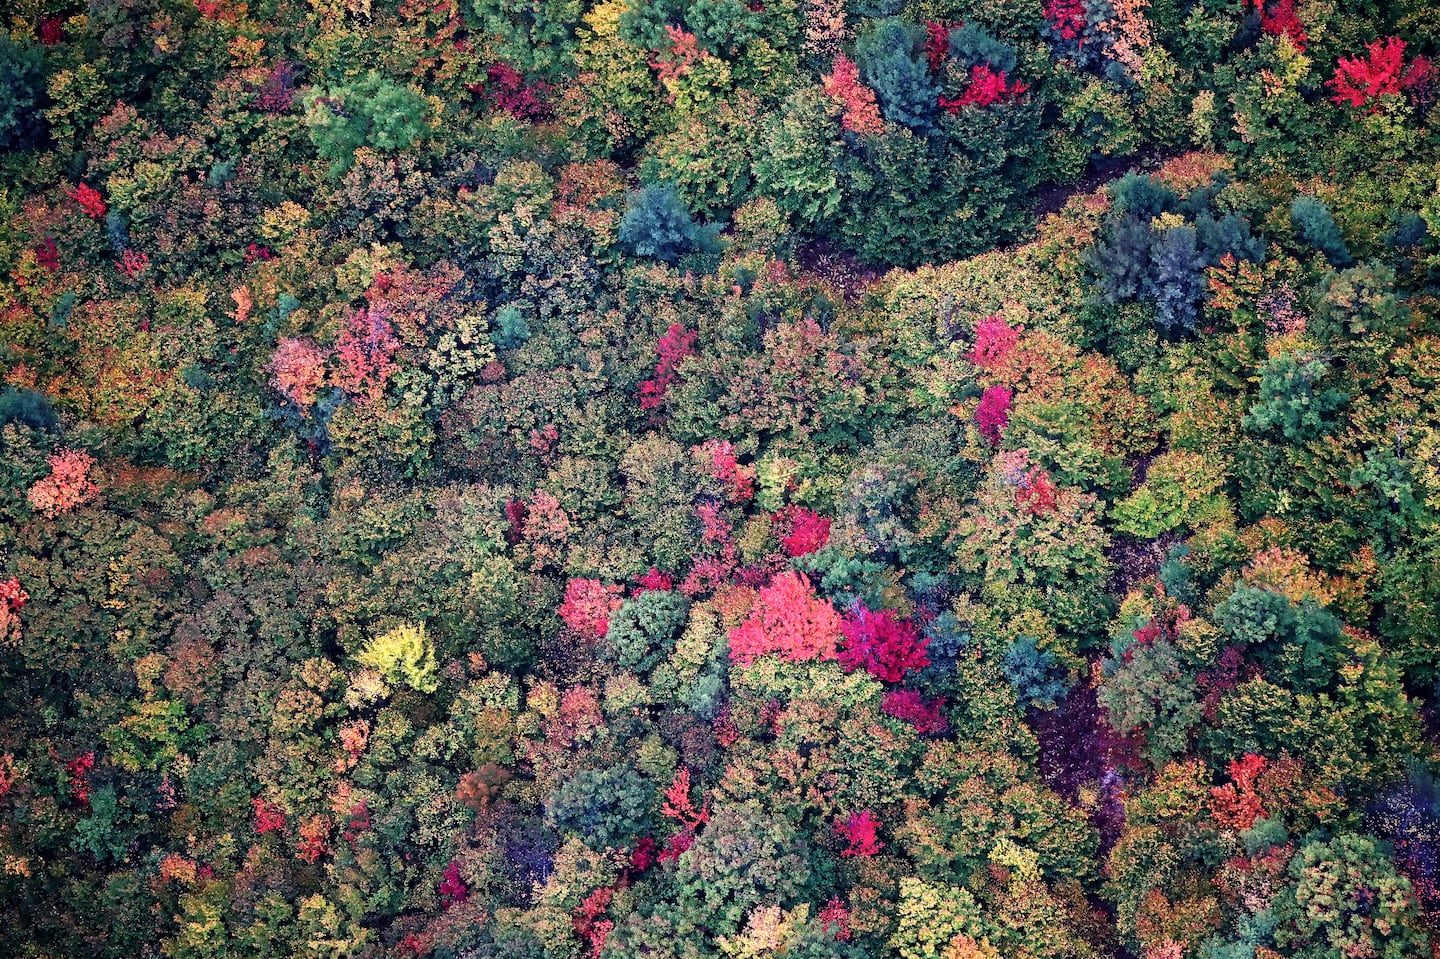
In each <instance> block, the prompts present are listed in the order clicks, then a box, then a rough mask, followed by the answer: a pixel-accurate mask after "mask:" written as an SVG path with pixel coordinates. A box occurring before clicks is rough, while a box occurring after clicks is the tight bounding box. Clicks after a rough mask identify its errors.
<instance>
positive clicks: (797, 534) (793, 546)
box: [772, 506, 830, 557]
mask: <svg viewBox="0 0 1440 959" xmlns="http://www.w3.org/2000/svg"><path fill="white" fill-rule="evenodd" d="M772 521H773V522H776V523H779V524H781V528H782V529H785V528H786V527H787V526H788V531H787V532H786V533H785V535H784V536H782V537H781V539H780V545H781V546H783V547H784V548H785V554H786V555H787V556H791V557H795V556H808V555H809V554H811V553H813V552H815V551H816V550H818V549H823V548H824V546H825V544H826V543H828V542H829V541H830V520H828V519H826V518H825V517H824V516H821V515H820V514H819V513H817V512H815V511H814V510H810V509H806V508H805V507H803V506H787V507H785V508H784V509H783V510H781V511H780V512H778V513H776V514H775V515H774V516H773V517H772Z"/></svg>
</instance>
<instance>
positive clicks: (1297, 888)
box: [1275, 833, 1426, 959]
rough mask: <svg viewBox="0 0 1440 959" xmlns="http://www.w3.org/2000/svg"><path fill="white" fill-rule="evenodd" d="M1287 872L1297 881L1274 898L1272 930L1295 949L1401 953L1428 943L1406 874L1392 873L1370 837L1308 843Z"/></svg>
mask: <svg viewBox="0 0 1440 959" xmlns="http://www.w3.org/2000/svg"><path fill="white" fill-rule="evenodd" d="M1290 875H1291V876H1292V877H1293V879H1294V885H1293V886H1289V887H1287V888H1286V889H1285V891H1284V892H1283V893H1282V894H1281V896H1280V899H1279V902H1278V903H1277V904H1276V910H1277V912H1278V913H1279V914H1280V916H1281V917H1282V921H1281V923H1280V924H1279V926H1278V927H1277V929H1276V933H1275V937H1276V941H1277V943H1278V944H1279V945H1280V946H1282V947H1286V948H1289V949H1291V950H1293V954H1294V955H1296V956H1302V957H1306V959H1309V957H1311V956H1314V957H1317V959H1318V957H1320V956H1329V955H1336V954H1343V955H1355V954H1363V953H1368V954H1369V955H1372V956H1379V957H1382V959H1400V957H1402V956H1410V955H1414V954H1415V953H1416V951H1418V950H1422V949H1424V948H1425V947H1426V946H1425V943H1426V936H1425V934H1424V932H1422V931H1421V928H1420V923H1419V915H1418V911H1417V909H1416V908H1415V900H1414V898H1413V896H1412V894H1411V887H1410V881H1409V880H1408V879H1406V878H1405V877H1403V876H1401V875H1399V874H1398V873H1396V871H1395V866H1394V864H1393V863H1391V862H1390V860H1389V858H1387V857H1386V856H1385V855H1384V854H1383V853H1382V852H1381V851H1380V849H1379V848H1378V847H1377V846H1376V844H1375V842H1374V840H1372V839H1369V838H1367V837H1365V836H1358V835H1355V834H1354V833H1342V834H1341V835H1338V836H1336V837H1335V838H1334V839H1332V840H1330V841H1329V842H1311V843H1307V844H1306V845H1304V846H1302V847H1301V848H1300V852H1299V853H1298V854H1297V855H1296V856H1295V859H1294V860H1293V861H1292V862H1291V864H1290ZM1352 904H1356V905H1360V904H1363V905H1360V908H1357V907H1356V905H1352ZM1286 920H1288V922H1287V921H1286ZM1290 923H1293V926H1292V925H1290Z"/></svg>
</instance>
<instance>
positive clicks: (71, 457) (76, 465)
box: [27, 450, 100, 519]
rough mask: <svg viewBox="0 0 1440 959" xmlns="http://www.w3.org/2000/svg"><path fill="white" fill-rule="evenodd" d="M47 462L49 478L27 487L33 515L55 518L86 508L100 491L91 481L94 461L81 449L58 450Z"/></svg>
mask: <svg viewBox="0 0 1440 959" xmlns="http://www.w3.org/2000/svg"><path fill="white" fill-rule="evenodd" d="M48 462H49V465H50V475H49V476H46V477H45V478H44V479H42V480H40V481H39V482H38V483H36V484H35V485H34V486H32V487H30V491H29V493H28V494H27V496H28V497H29V500H30V508H31V509H33V510H34V511H35V512H37V513H39V514H41V515H42V516H46V517H49V518H50V519H54V518H55V517H57V516H59V515H61V514H62V513H69V512H73V511H74V510H76V509H78V508H79V507H81V506H83V505H85V504H86V503H88V502H90V501H91V500H92V499H94V498H95V496H96V495H97V494H98V493H99V492H100V487H98V486H96V485H95V483H94V481H93V480H91V479H90V474H91V471H92V470H93V469H94V468H95V458H94V457H93V456H91V455H90V454H89V453H86V452H85V451H84V450H60V451H59V452H57V453H52V454H51V455H50V458H49V460H48Z"/></svg>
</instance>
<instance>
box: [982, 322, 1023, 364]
mask: <svg viewBox="0 0 1440 959" xmlns="http://www.w3.org/2000/svg"><path fill="white" fill-rule="evenodd" d="M1019 342H1020V329H1019V328H1018V327H1014V326H1011V325H1010V324H1009V323H1006V322H1005V320H1004V318H1003V317H999V316H987V317H985V319H983V320H981V321H980V322H979V323H976V324H975V345H974V346H972V347H971V348H970V362H971V363H974V364H975V365H976V366H978V367H980V369H982V370H993V369H994V368H995V367H997V366H999V365H1000V364H1001V363H1003V362H1005V360H1006V359H1008V358H1009V356H1010V354H1011V353H1013V352H1015V347H1016V346H1017V345H1018V344H1019Z"/></svg>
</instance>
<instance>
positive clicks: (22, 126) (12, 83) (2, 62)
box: [0, 32, 45, 152]
mask: <svg viewBox="0 0 1440 959" xmlns="http://www.w3.org/2000/svg"><path fill="white" fill-rule="evenodd" d="M44 63H45V58H44V56H43V55H42V54H41V52H40V50H39V48H38V47H31V46H25V45H22V44H20V43H18V42H16V41H15V40H13V39H11V37H10V34H9V33H8V32H5V33H0V152H4V151H6V150H19V149H24V148H25V147H27V146H29V145H30V144H31V143H33V142H34V141H35V139H36V138H37V137H39V135H40V132H41V130H42V129H43V125H42V122H41V115H40V108H41V100H42V98H43V97H44V95H45V68H44Z"/></svg>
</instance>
